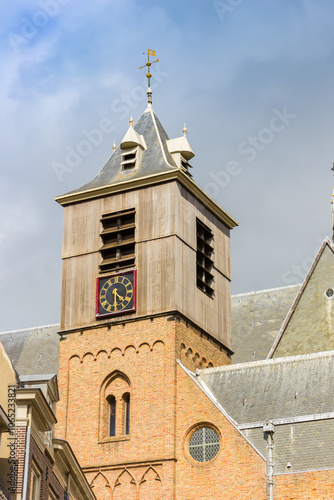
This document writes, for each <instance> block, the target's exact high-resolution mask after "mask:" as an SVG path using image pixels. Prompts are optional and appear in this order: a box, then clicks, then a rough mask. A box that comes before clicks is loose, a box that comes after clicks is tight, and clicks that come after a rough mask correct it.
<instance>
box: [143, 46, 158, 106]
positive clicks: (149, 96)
mask: <svg viewBox="0 0 334 500" xmlns="http://www.w3.org/2000/svg"><path fill="white" fill-rule="evenodd" d="M143 54H146V52H143ZM146 55H147V63H146V64H145V66H140V68H139V69H143V68H146V67H147V73H146V78H147V79H148V89H147V102H148V104H149V106H151V105H152V90H151V76H152V75H151V73H150V67H151V66H152V64H154V63H156V62H159V59H156V60H155V61H153V62H150V56H152V57H156V51H155V50H151V49H148V51H147V54H146Z"/></svg>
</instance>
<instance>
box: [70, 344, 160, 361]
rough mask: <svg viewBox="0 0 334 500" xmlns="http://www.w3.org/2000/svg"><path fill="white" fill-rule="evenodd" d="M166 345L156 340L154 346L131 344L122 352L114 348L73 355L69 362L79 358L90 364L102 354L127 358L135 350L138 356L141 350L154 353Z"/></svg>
mask: <svg viewBox="0 0 334 500" xmlns="http://www.w3.org/2000/svg"><path fill="white" fill-rule="evenodd" d="M164 346H165V343H164V342H163V341H162V340H156V341H155V342H153V344H152V345H151V344H149V343H148V342H142V343H141V344H139V345H138V346H137V347H136V346H135V345H134V344H129V345H127V346H126V347H124V349H123V350H122V349H121V348H120V347H113V348H112V349H111V350H110V351H107V350H106V349H99V350H98V351H95V352H92V351H87V352H85V353H83V354H81V355H80V354H78V353H76V354H73V355H72V356H71V357H70V358H69V361H71V360H72V359H74V358H78V359H79V360H80V362H81V363H83V362H84V361H85V362H89V361H93V360H94V361H96V360H97V359H98V357H99V356H100V355H102V354H106V355H107V356H108V358H110V357H111V356H112V354H115V353H119V354H120V355H121V356H125V355H126V354H127V353H130V352H131V350H132V349H133V350H134V351H135V352H136V353H137V354H138V353H139V352H140V350H141V349H143V348H145V347H147V348H148V350H149V351H153V350H154V348H158V347H164Z"/></svg>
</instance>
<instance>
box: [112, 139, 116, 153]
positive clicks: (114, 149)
mask: <svg viewBox="0 0 334 500" xmlns="http://www.w3.org/2000/svg"><path fill="white" fill-rule="evenodd" d="M115 151H116V144H115V139H114V144H113V145H112V152H113V153H114V152H115Z"/></svg>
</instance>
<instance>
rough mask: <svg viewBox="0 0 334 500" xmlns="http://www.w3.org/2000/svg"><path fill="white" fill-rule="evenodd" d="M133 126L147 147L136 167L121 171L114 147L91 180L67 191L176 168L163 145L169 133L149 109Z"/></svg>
mask: <svg viewBox="0 0 334 500" xmlns="http://www.w3.org/2000/svg"><path fill="white" fill-rule="evenodd" d="M134 129H135V131H136V132H138V134H140V135H143V136H144V139H145V142H146V146H147V149H146V150H144V151H143V155H142V158H141V162H140V165H139V168H138V169H137V168H136V169H135V170H128V171H122V168H121V153H122V150H121V148H120V147H117V149H116V150H115V151H114V153H113V154H112V156H111V157H110V158H109V160H108V161H107V163H106V164H105V165H104V167H102V169H101V170H100V172H99V173H98V174H97V176H96V177H95V178H94V179H93V180H92V181H90V182H88V183H87V184H85V185H84V186H82V187H80V188H78V189H75V190H74V191H70V193H67V194H72V193H80V192H81V191H88V190H90V189H95V188H99V187H103V186H107V185H109V184H118V183H121V182H124V181H128V180H132V179H134V178H136V179H139V178H141V177H147V176H151V175H154V174H160V173H163V172H169V171H171V170H177V169H178V167H177V166H176V164H175V162H174V160H173V158H172V156H171V155H170V153H169V151H168V148H167V140H168V139H169V137H168V135H167V133H166V131H165V129H164V128H163V126H162V125H161V123H160V121H159V119H158V117H157V116H156V114H155V113H154V111H153V110H152V109H147V110H146V111H145V112H144V113H143V114H142V115H141V117H140V118H139V120H138V122H137V123H136V124H135V125H134Z"/></svg>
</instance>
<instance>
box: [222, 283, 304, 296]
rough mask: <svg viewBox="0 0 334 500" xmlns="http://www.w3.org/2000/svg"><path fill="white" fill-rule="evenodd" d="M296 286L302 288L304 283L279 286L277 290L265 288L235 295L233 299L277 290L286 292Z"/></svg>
mask: <svg viewBox="0 0 334 500" xmlns="http://www.w3.org/2000/svg"><path fill="white" fill-rule="evenodd" d="M296 286H302V283H295V284H294V285H286V286H279V287H276V288H265V289H263V290H253V291H251V292H243V293H235V294H232V295H231V298H233V297H240V296H242V295H244V296H247V295H255V294H256V293H266V292H274V291H276V290H286V289H287V288H293V287H296Z"/></svg>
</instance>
